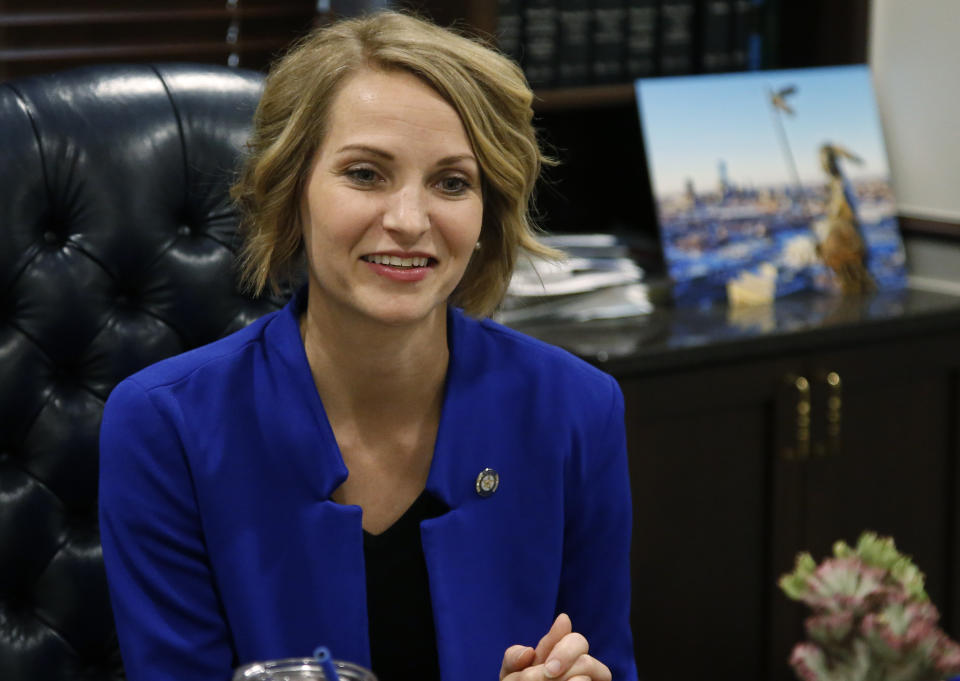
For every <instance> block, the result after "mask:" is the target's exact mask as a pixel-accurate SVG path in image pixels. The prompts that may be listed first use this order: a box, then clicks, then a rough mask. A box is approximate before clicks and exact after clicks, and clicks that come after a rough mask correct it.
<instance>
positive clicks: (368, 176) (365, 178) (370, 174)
mask: <svg viewBox="0 0 960 681" xmlns="http://www.w3.org/2000/svg"><path fill="white" fill-rule="evenodd" d="M346 175H347V177H349V178H350V179H351V180H353V181H354V182H355V183H357V184H364V185H368V184H373V183H374V182H376V181H377V172H376V171H375V170H374V169H373V168H350V169H349V170H348V171H347V172H346Z"/></svg>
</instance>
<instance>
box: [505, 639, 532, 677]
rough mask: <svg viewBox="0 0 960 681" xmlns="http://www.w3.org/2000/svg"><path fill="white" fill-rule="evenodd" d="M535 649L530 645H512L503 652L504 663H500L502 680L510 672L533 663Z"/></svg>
mask: <svg viewBox="0 0 960 681" xmlns="http://www.w3.org/2000/svg"><path fill="white" fill-rule="evenodd" d="M533 657H534V650H533V648H531V647H530V646H520V645H517V646H510V647H509V648H507V650H506V651H505V652H504V653H503V663H502V664H501V665H500V681H504V678H506V676H507V675H508V674H512V673H513V672H516V671H520V670H521V669H526V668H527V667H529V666H530V665H531V664H533Z"/></svg>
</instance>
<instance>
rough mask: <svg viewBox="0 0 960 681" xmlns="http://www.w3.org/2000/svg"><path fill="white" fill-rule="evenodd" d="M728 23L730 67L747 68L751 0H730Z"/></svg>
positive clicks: (739, 69)
mask: <svg viewBox="0 0 960 681" xmlns="http://www.w3.org/2000/svg"><path fill="white" fill-rule="evenodd" d="M730 10H731V12H732V15H731V18H730V23H731V25H732V32H733V47H732V49H731V50H730V59H731V62H730V69H731V70H732V71H743V70H744V69H746V68H748V64H749V60H748V54H749V49H750V46H749V43H750V21H751V17H753V3H752V2H751V0H732V4H731V8H730Z"/></svg>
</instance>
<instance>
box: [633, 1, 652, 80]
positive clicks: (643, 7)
mask: <svg viewBox="0 0 960 681" xmlns="http://www.w3.org/2000/svg"><path fill="white" fill-rule="evenodd" d="M626 68H627V74H626V75H627V77H628V78H630V79H633V78H644V77H646V76H652V75H654V74H655V73H656V71H657V2H656V0H633V1H632V2H631V3H630V7H629V8H627V66H626Z"/></svg>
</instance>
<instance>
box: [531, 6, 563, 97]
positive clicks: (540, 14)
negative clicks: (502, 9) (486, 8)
mask: <svg viewBox="0 0 960 681" xmlns="http://www.w3.org/2000/svg"><path fill="white" fill-rule="evenodd" d="M558 15H559V12H558V8H557V2H556V0H526V3H525V5H524V8H523V35H524V41H523V42H524V63H523V68H524V71H526V74H527V80H528V81H530V85H531V87H534V88H538V87H550V86H551V85H555V84H556V81H557V45H558V35H557V34H558V30H559V21H558Z"/></svg>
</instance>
